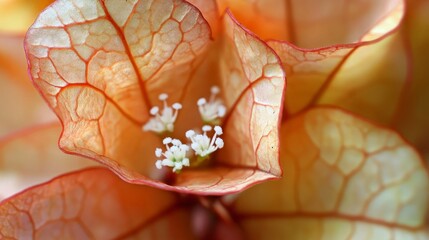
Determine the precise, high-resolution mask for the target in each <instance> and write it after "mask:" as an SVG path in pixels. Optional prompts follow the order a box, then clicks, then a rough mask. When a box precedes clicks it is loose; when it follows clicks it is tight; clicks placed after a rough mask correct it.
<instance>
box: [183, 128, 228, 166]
mask: <svg viewBox="0 0 429 240" xmlns="http://www.w3.org/2000/svg"><path fill="white" fill-rule="evenodd" d="M202 130H203V134H196V133H195V131H193V130H189V131H187V132H186V137H187V138H189V139H190V140H191V141H192V143H191V148H192V149H193V150H194V151H195V154H196V155H198V156H200V157H202V158H205V157H207V156H208V155H210V154H211V153H213V152H214V151H216V150H218V149H220V148H223V145H224V142H223V140H222V139H221V138H220V137H218V136H220V135H222V134H223V131H222V128H221V127H219V126H215V127H214V132H215V133H214V135H213V137H212V138H209V137H208V136H207V132H209V131H211V130H212V127H211V126H209V125H205V126H203V127H202Z"/></svg>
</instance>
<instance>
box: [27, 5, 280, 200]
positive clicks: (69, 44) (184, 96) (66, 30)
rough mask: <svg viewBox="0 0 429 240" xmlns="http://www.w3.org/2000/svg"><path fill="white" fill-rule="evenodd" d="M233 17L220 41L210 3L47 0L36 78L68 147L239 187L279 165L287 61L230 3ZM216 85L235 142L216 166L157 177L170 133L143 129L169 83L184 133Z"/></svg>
mask: <svg viewBox="0 0 429 240" xmlns="http://www.w3.org/2000/svg"><path fill="white" fill-rule="evenodd" d="M119 5H120V7H118V6H119ZM203 13H206V14H207V13H210V8H207V9H203ZM224 19H225V20H224V22H223V29H224V30H223V32H224V33H223V34H219V38H218V39H217V40H216V41H211V40H210V37H211V34H210V27H209V25H208V23H207V22H206V21H205V19H204V18H203V16H202V15H201V13H200V12H199V11H198V10H197V9H196V8H195V7H194V6H192V5H190V4H189V3H187V2H184V1H180V0H176V1H161V0H154V1H126V2H125V3H124V2H123V1H119V0H106V1H77V0H75V1H66V0H61V1H57V2H55V3H54V4H53V5H51V6H50V7H49V8H47V9H46V10H45V11H44V12H43V13H42V14H41V15H40V16H39V18H38V19H37V21H36V22H35V24H34V25H33V26H32V27H31V29H30V30H29V32H28V34H27V38H26V51H27V56H28V59H29V63H30V70H31V76H32V78H33V81H34V83H35V84H36V86H37V88H38V89H39V90H40V91H41V93H42V95H43V96H44V97H45V99H46V100H47V102H48V103H49V105H50V106H51V107H52V108H53V110H54V111H55V112H56V114H57V115H58V116H59V117H60V118H61V120H62V123H63V125H64V130H63V133H62V136H61V139H60V147H61V148H62V149H63V150H65V151H67V152H70V153H75V154H80V155H84V156H88V157H90V158H93V159H96V160H98V161H99V162H102V163H104V164H106V165H107V166H109V167H110V168H111V169H112V170H114V171H115V172H116V173H118V174H119V175H121V177H122V178H123V179H125V180H127V181H130V182H133V183H144V184H149V185H151V186H157V187H163V188H165V189H169V190H177V191H182V192H193V193H201V194H224V193H227V192H237V191H240V190H242V189H243V188H245V187H248V186H250V185H252V184H255V183H257V182H260V181H263V180H267V179H271V178H276V177H278V176H280V174H281V171H280V166H279V163H278V126H279V119H280V115H281V109H282V98H283V90H284V86H285V83H284V72H283V70H282V68H281V64H280V62H279V59H278V58H277V56H276V55H275V53H274V52H273V51H272V50H271V49H270V48H269V47H268V46H267V45H266V44H264V43H263V42H262V41H260V40H259V39H257V38H256V37H255V36H253V35H252V34H250V33H249V32H247V31H246V30H245V29H243V28H242V27H241V26H240V25H239V24H238V23H237V22H236V21H235V20H233V18H232V17H231V15H230V14H226V15H225V17H224ZM219 69H220V71H219ZM212 85H218V86H219V87H220V88H221V89H222V91H223V98H224V100H225V103H226V105H227V108H228V113H227V116H226V118H225V122H224V129H225V149H224V150H222V151H221V152H220V153H219V154H218V156H215V158H216V159H215V162H214V167H212V168H208V169H204V170H201V169H191V170H189V171H183V172H182V173H181V174H180V175H179V176H178V177H177V178H176V179H174V181H173V182H171V183H170V185H169V184H165V183H164V182H161V181H159V180H160V178H161V177H160V174H161V173H160V172H159V171H158V170H157V169H155V164H154V163H155V155H154V150H155V148H156V147H159V146H161V141H160V140H161V139H160V138H158V136H155V135H154V134H152V133H148V132H143V131H142V130H141V127H142V125H143V124H144V123H145V122H146V121H147V120H148V117H149V114H148V111H149V109H150V108H151V107H152V106H156V105H157V104H158V102H159V101H158V99H157V98H158V95H159V94H160V93H167V94H168V95H169V101H170V99H171V101H172V102H175V101H179V102H181V103H182V105H183V106H184V109H183V111H181V113H180V115H179V117H178V119H177V123H176V125H177V126H176V127H175V133H174V134H175V135H177V136H183V135H184V132H185V131H186V130H188V129H192V128H196V127H199V126H201V124H202V122H201V120H199V119H198V117H197V116H198V115H197V114H198V110H197V106H196V101H197V100H198V98H200V97H205V95H204V94H205V93H208V91H209V89H210V87H211V86H212ZM240 124H241V125H240ZM240 145H241V147H240Z"/></svg>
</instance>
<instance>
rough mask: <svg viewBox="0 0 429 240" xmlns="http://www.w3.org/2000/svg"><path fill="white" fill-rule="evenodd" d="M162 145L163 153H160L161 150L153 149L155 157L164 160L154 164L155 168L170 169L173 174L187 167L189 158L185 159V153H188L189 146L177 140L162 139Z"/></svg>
mask: <svg viewBox="0 0 429 240" xmlns="http://www.w3.org/2000/svg"><path fill="white" fill-rule="evenodd" d="M162 143H163V144H164V145H165V148H166V150H165V152H162V149H161V148H157V149H155V156H156V157H158V158H160V157H164V159H159V160H157V161H156V162H155V166H156V168H158V169H162V167H164V166H166V167H171V168H173V172H177V171H180V170H182V168H183V166H186V167H189V166H190V163H189V158H187V157H186V153H187V152H188V151H189V146H188V145H186V144H182V142H181V141H180V140H178V139H172V138H169V137H167V138H164V140H163V141H162Z"/></svg>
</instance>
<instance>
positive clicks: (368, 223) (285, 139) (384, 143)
mask: <svg viewBox="0 0 429 240" xmlns="http://www.w3.org/2000/svg"><path fill="white" fill-rule="evenodd" d="M281 131H282V135H281V139H282V143H281V159H282V163H283V166H284V169H285V177H284V178H283V179H282V180H280V181H276V182H269V183H264V184H261V185H258V186H255V187H253V188H251V189H249V190H247V191H245V192H243V193H242V194H240V195H239V196H238V198H237V199H236V200H235V202H234V203H233V205H232V208H233V211H234V212H235V214H234V216H235V217H236V220H237V221H238V222H239V223H240V225H241V227H242V228H243V231H244V232H246V233H247V235H246V237H248V238H249V239H261V238H267V239H284V238H288V239H289V238H290V239H309V240H310V239H368V240H370V239H373V240H378V239H421V240H423V239H427V238H428V237H429V233H428V229H427V226H426V219H427V215H428V214H427V213H428V211H427V210H428V200H429V193H428V191H427V189H428V187H429V177H428V172H427V169H426V168H425V165H424V164H423V162H422V159H421V158H420V156H419V155H418V154H417V152H416V151H415V150H414V149H413V148H411V147H410V146H409V145H408V144H407V143H406V142H405V141H404V140H403V139H402V138H401V137H399V136H398V135H397V134H396V133H394V132H392V131H390V130H386V129H383V128H381V127H378V126H375V125H373V124H370V123H368V122H366V121H364V120H361V119H358V118H356V117H353V116H352V115H350V114H347V113H345V112H343V111H341V110H336V109H332V108H315V109H312V110H309V111H307V112H304V113H302V114H300V115H298V116H296V117H294V118H292V119H290V120H289V121H287V122H285V123H284V125H283V127H282V130H281Z"/></svg>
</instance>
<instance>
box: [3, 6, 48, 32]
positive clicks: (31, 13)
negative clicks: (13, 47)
mask: <svg viewBox="0 0 429 240" xmlns="http://www.w3.org/2000/svg"><path fill="white" fill-rule="evenodd" d="M52 2H53V0H37V1H33V0H2V1H0V16H1V17H0V32H7V33H14V34H17V33H18V34H22V33H24V32H25V31H26V30H27V29H28V27H29V26H30V25H31V23H33V22H34V19H36V17H37V14H38V13H39V12H40V11H42V10H43V9H44V8H45V7H46V6H48V4H50V3H52Z"/></svg>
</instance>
